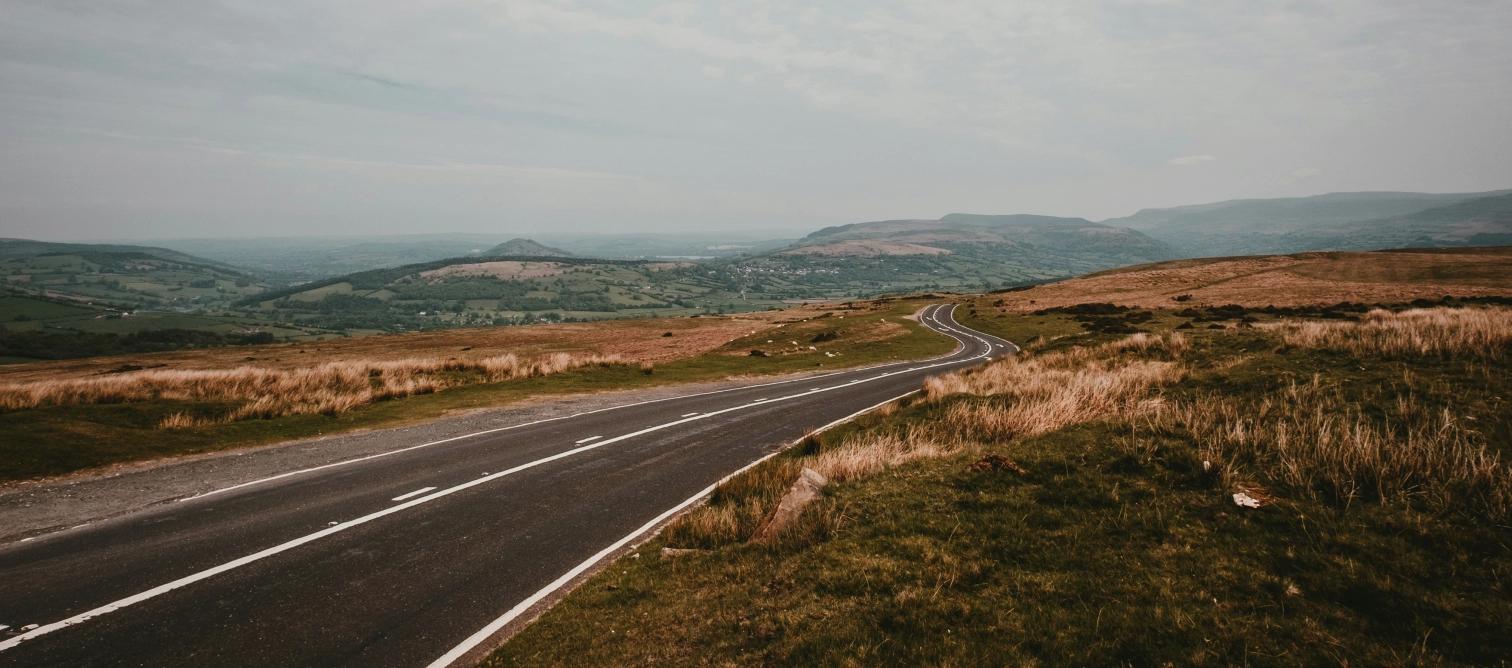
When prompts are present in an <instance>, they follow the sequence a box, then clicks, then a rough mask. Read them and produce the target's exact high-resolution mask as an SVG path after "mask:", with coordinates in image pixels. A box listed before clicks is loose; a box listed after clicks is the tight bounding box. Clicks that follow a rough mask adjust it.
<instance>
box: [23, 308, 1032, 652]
mask: <svg viewBox="0 0 1512 668" xmlns="http://www.w3.org/2000/svg"><path fill="white" fill-rule="evenodd" d="M953 309H954V307H953V306H952V307H946V306H943V305H932V306H929V307H926V309H924V310H923V311H922V312H921V314H920V321H921V322H923V323H924V324H925V325H926V326H928V327H930V328H931V329H933V330H935V331H937V332H939V333H940V334H942V335H944V336H948V337H951V338H953V339H955V340H957V341H958V342H960V346H959V347H958V348H957V350H956V351H955V352H953V353H951V354H949V355H947V356H944V357H941V358H936V359H932V360H923V361H917V362H903V363H894V364H888V365H882V366H877V367H870V368H863V369H853V370H849V371H840V372H835V373H831V374H824V375H817V376H807V377H803V378H798V379H792V380H784V381H777V382H771V383H763V384H758V385H747V386H744V387H738V388H734V389H728V390H720V391H714V392H704V393H699V394H690V395H684V396H673V397H670V398H661V399H656V400H653V401H646V402H640V403H627V404H623V405H619V406H614V407H610V408H605V409H602V410H596V411H592V412H588V413H583V414H578V415H572V416H567V417H560V418H553V419H547V420H540V421H536V422H533V423H525V424H518V425H513V426H509V427H503V428H499V429H492V430H488V431H485V432H480V433H476V434H471V435H465V436H461V437H456V438H450V439H447V440H443V441H436V442H431V443H414V444H405V446H404V447H401V448H397V449H395V450H392V451H388V452H385V453H383V454H380V455H376V456H370V457H364V458H360V459H356V460H352V461H348V462H343V463H339V464H334V465H327V466H322V467H317V468H315V469H307V470H303V471H292V472H287V473H284V474H280V475H277V476H274V477H271V478H266V479H263V480H259V481H253V482H250V483H244V484H240V485H236V486H234V487H230V488H225V489H221V490H217V491H214V492H210V493H207V494H202V495H200V496H196V497H193V498H189V499H185V500H183V501H180V502H177V503H169V504H165V505H159V506H155V507H152V508H149V509H146V510H142V511H138V512H134V513H129V514H126V515H123V516H121V517H116V518H114V519H110V520H107V521H102V522H97V523H94V524H90V525H88V526H83V527H78V528H74V529H70V530H66V531H60V532H56V533H52V534H48V535H44V536H41V537H38V538H36V539H33V540H28V541H25V542H14V543H10V544H8V545H3V546H0V665H4V666H117V665H120V666H180V665H185V666H187V665H193V666H335V665H340V666H426V665H447V664H449V663H458V664H465V663H466V662H469V661H472V660H474V659H476V658H477V657H478V656H480V655H481V653H482V652H486V651H487V650H488V649H490V648H491V647H492V646H493V645H494V644H495V643H496V642H497V638H498V637H500V634H502V633H506V632H508V631H509V630H510V629H511V623H515V624H518V623H523V622H524V621H526V620H528V619H529V617H530V615H532V614H535V613H534V609H535V608H534V607H533V606H535V607H538V605H539V604H541V603H542V602H544V601H549V600H550V599H551V597H552V596H553V595H555V594H557V593H559V592H560V591H563V590H564V588H565V587H566V586H570V584H571V583H572V582H573V581H574V580H575V579H576V578H578V577H579V576H580V575H582V574H584V573H588V572H591V571H592V570H593V569H594V568H595V567H597V566H600V565H602V564H603V563H605V562H606V560H608V559H612V558H613V557H614V556H615V555H616V554H618V553H619V552H622V551H623V550H624V549H627V548H628V546H629V545H631V544H633V543H634V542H635V541H637V540H639V539H640V538H642V537H643V536H644V535H646V534H647V533H649V532H650V531H651V530H652V529H654V528H655V527H656V526H658V525H659V524H660V523H662V522H664V521H665V520H666V519H667V518H668V517H670V516H672V515H673V514H675V512H677V511H678V510H681V509H682V508H685V507H686V506H688V505H691V504H692V503H694V502H696V501H697V500H698V499H700V498H702V497H703V496H704V495H705V494H706V493H707V492H708V491H709V490H710V489H711V487H712V485H714V484H716V483H717V482H718V481H720V480H721V479H722V478H724V477H726V476H728V475H730V474H731V473H733V472H735V471H738V470H740V469H742V468H743V467H746V466H748V465H750V464H752V463H753V462H756V461H758V460H760V459H761V458H763V457H766V456H768V455H770V454H772V453H774V452H775V451H776V450H777V449H778V448H779V447H780V446H782V445H785V444H787V443H791V442H793V441H794V440H795V439H798V438H800V437H801V436H802V435H803V434H804V433H805V432H807V431H809V430H811V429H814V428H818V427H822V426H825V425H828V424H830V423H833V422H836V421H839V420H843V419H846V418H848V417H851V416H853V415H855V414H857V413H859V412H862V411H865V410H867V409H869V408H872V407H875V406H878V405H880V404H882V403H885V402H887V401H889V400H892V399H895V398H898V397H900V396H904V395H907V394H909V393H911V392H913V391H916V390H917V389H918V388H919V386H920V384H921V382H922V381H923V380H924V378H925V377H927V376H930V375H933V374H938V373H941V372H945V371H949V370H952V369H958V368H962V367H966V366H970V365H974V364H978V363H980V362H982V361H984V360H986V359H988V358H990V357H994V356H997V355H1001V354H1007V353H1011V352H1013V351H1015V350H1016V347H1015V346H1014V345H1013V344H1012V343H1009V342H1007V341H1004V340H1002V339H998V338H995V337H991V336H989V335H986V334H981V333H979V332H974V331H971V330H968V329H966V328H964V327H962V326H961V325H959V324H958V323H956V322H955V320H954V317H953Z"/></svg>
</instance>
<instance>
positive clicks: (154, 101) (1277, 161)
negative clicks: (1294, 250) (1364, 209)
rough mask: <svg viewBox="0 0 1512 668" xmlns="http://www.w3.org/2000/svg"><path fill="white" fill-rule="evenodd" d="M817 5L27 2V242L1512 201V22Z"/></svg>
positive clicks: (1213, 1) (10, 61) (1472, 4)
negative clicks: (1493, 193)
mask: <svg viewBox="0 0 1512 668" xmlns="http://www.w3.org/2000/svg"><path fill="white" fill-rule="evenodd" d="M817 4H821V3H812V2H737V3H728V4H724V3H721V4H717V5H716V4H709V5H703V4H698V3H684V2H671V3H652V2H605V3H590V2H545V1H537V0H525V1H520V2H514V1H509V0H505V1H499V2H452V1H449V0H352V1H322V2H282V1H278V0H237V1H215V0H135V1H132V0H123V1H115V2H112V1H107V0H95V1H87V0H86V1H76V0H38V1H36V2H31V1H18V0H0V236H24V237H37V238H57V239H79V238H102V237H110V238H151V237H182V236H272V235H289V234H311V233H326V234H330V233H337V234H346V233H352V234H359V233H361V234H366V233H383V234H394V233H417V232H418V233H425V232H501V233H506V232H507V233H515V232H520V233H527V234H529V233H545V232H551V233H556V234H563V233H569V232H599V231H680V230H691V229H700V230H719V229H753V228H768V229H772V230H773V231H774V232H790V231H793V230H802V231H806V230H808V229H810V228H813V227H817V226H820V225H830V224H837V223H848V222H858V221H863V220H875V219H884V218H908V217H929V218H933V217H937V216H939V215H941V214H944V213H948V212H952V211H969V212H980V213H1010V212H1030V213H1045V214H1056V215H1074V216H1086V217H1090V218H1093V219H1100V218H1105V217H1110V216H1117V215H1126V214H1128V213H1132V212H1133V211H1134V210H1136V209H1139V208H1142V207H1154V206H1168V205H1176V204H1187V203H1195V202H1203V201H1213V200H1221V199H1229V198H1235V197H1272V196H1285V195H1303V194H1314V193H1321V192H1327V191H1337V190H1425V191H1471V190H1489V189H1495V188H1507V187H1512V120H1509V119H1512V46H1509V44H1512V40H1509V38H1508V35H1512V1H1490V2H1477V1H1471V0H1438V1H1423V2H1387V1H1381V2H1363V1H1359V0H1331V1H1330V2H1326V3H1321V2H1320V3H1276V2H1256V1H1254V0H1242V1H1236V2H1223V1H1217V0H1194V1H1192V2H1182V1H1180V0H1153V1H1148V2H1134V1H1120V2H1097V3H1090V2H1070V1H1067V0H1048V1H1045V2H1021V1H1015V2H1004V1H1001V0H981V1H977V2H950V1H948V0H905V1H901V2H875V1H872V0H862V1H857V2H825V3H822V5H823V7H822V8H821V7H816V6H815V5H817ZM1310 5H1319V6H1310Z"/></svg>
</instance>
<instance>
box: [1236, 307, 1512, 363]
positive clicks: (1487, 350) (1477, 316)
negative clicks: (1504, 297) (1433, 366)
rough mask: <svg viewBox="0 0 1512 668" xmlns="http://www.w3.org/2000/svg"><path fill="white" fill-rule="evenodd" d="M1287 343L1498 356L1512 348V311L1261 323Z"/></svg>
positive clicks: (1367, 351)
mask: <svg viewBox="0 0 1512 668" xmlns="http://www.w3.org/2000/svg"><path fill="white" fill-rule="evenodd" d="M1261 326H1262V327H1265V328H1267V329H1270V330H1273V331H1275V332H1277V333H1279V334H1280V335H1281V338H1282V340H1284V341H1285V342H1286V343H1287V345H1290V346H1296V347H1299V348H1327V349H1331V350H1343V351H1347V352H1350V353H1353V354H1356V355H1362V356H1365V355H1388V356H1397V355H1445V356H1473V357H1490V358H1497V357H1501V356H1503V355H1505V354H1506V353H1507V349H1508V347H1509V346H1512V309H1506V308H1432V309H1412V310H1408V311H1402V312H1399V313H1392V312H1391V311H1385V310H1379V309H1378V310H1374V311H1371V312H1370V313H1367V314H1366V315H1365V317H1364V319H1363V320H1362V321H1361V322H1359V323H1354V322H1312V321H1296V320H1289V321H1283V322H1278V323H1267V324H1264V325H1261Z"/></svg>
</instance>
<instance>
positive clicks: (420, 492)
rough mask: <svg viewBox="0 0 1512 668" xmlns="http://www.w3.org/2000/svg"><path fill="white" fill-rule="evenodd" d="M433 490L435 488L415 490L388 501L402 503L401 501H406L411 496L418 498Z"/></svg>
mask: <svg viewBox="0 0 1512 668" xmlns="http://www.w3.org/2000/svg"><path fill="white" fill-rule="evenodd" d="M433 489H435V487H421V488H420V489H417V490H415V491H413V492H407V493H404V494H400V495H399V496H396V497H394V498H392V499H389V500H390V501H403V500H405V499H408V498H410V497H412V496H420V495H421V494H424V493H426V492H429V491H431V490H433Z"/></svg>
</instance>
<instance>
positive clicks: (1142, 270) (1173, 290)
mask: <svg viewBox="0 0 1512 668" xmlns="http://www.w3.org/2000/svg"><path fill="white" fill-rule="evenodd" d="M1178 295H1191V297H1190V299H1189V300H1188V301H1186V302H1183V303H1182V304H1181V305H1182V306H1215V305H1220V304H1240V305H1243V306H1250V307H1263V306H1267V305H1274V306H1303V305H1312V304H1334V303H1338V302H1341V301H1351V302H1363V303H1401V302H1408V301H1412V300H1414V299H1438V298H1440V297H1443V296H1445V295H1450V296H1456V297H1481V296H1512V247H1497V248H1468V249H1440V250H1432V251H1410V252H1369V253H1300V254H1297V255H1269V256H1252V257H1235V258H1210V259H1197V260H1175V261H1172V262H1161V263H1156V264H1148V265H1140V266H1136V267H1129V268H1125V269H1115V270H1112V271H1106V272H1101V273H1096V274H1089V275H1087V276H1082V277H1079V278H1073V279H1069V280H1065V281H1060V282H1058V283H1051V284H1047V285H1041V286H1037V287H1034V288H1031V289H1029V290H1023V291H1018V292H1009V293H1003V294H999V295H991V296H990V297H989V298H987V301H988V302H989V303H990V302H994V301H997V300H999V299H1001V300H1002V301H1003V307H1004V308H1007V309H1008V310H1012V311H1020V312H1027V311H1034V310H1037V309H1042V308H1049V307H1057V306H1072V305H1075V304H1086V303H1094V302H1109V303H1114V304H1122V305H1125V306H1137V307H1143V308H1162V307H1170V306H1175V305H1176V302H1174V301H1173V298H1174V297H1176V296H1178Z"/></svg>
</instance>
